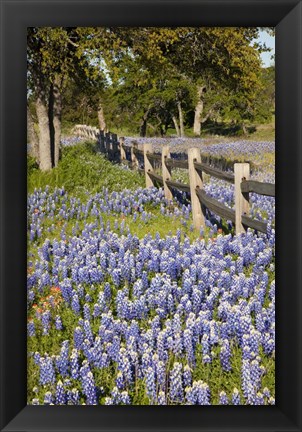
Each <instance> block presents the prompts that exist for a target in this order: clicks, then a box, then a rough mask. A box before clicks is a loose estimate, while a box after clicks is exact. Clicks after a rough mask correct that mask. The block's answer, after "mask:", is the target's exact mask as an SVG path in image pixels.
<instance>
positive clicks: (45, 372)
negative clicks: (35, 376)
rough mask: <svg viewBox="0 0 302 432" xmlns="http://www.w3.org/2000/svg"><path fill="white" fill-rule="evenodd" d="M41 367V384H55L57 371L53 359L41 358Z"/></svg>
mask: <svg viewBox="0 0 302 432" xmlns="http://www.w3.org/2000/svg"><path fill="white" fill-rule="evenodd" d="M39 366H40V384H41V385H45V384H53V383H54V382H55V371H54V367H53V362H52V359H51V357H49V356H46V357H41V358H40V360H39Z"/></svg>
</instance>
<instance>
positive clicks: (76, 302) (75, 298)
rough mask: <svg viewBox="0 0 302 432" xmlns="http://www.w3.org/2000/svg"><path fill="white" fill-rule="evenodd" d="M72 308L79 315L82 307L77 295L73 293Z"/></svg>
mask: <svg viewBox="0 0 302 432" xmlns="http://www.w3.org/2000/svg"><path fill="white" fill-rule="evenodd" d="M71 308H72V310H73V311H74V312H75V313H77V314H79V313H80V310H81V307H80V302H79V297H78V294H77V293H73V295H72V298H71Z"/></svg>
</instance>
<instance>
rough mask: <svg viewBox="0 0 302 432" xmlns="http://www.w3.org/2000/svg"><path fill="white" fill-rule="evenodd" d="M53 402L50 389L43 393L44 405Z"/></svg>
mask: <svg viewBox="0 0 302 432" xmlns="http://www.w3.org/2000/svg"><path fill="white" fill-rule="evenodd" d="M52 403H53V397H52V394H51V392H50V391H48V392H46V393H45V395H44V405H50V404H52Z"/></svg>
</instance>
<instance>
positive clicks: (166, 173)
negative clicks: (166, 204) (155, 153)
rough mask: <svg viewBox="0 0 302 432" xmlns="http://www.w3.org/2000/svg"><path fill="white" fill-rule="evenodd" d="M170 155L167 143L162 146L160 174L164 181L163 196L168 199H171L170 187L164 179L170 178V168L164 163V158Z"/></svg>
mask: <svg viewBox="0 0 302 432" xmlns="http://www.w3.org/2000/svg"><path fill="white" fill-rule="evenodd" d="M169 157H170V149H169V146H168V145H165V146H163V148H162V153H161V164H162V176H163V182H164V192H165V198H166V199H167V200H169V201H171V200H172V199H173V195H172V192H171V189H170V188H169V186H168V185H167V183H166V181H167V180H171V169H170V168H168V167H167V165H166V159H167V158H169Z"/></svg>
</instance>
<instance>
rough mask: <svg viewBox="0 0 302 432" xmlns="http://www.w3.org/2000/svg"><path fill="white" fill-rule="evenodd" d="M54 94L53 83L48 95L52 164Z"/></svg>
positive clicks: (53, 157) (53, 156) (53, 159)
mask: <svg viewBox="0 0 302 432" xmlns="http://www.w3.org/2000/svg"><path fill="white" fill-rule="evenodd" d="M53 107H54V94H53V84H52V83H51V84H50V88H49V95H48V122H49V137H50V156H51V166H52V167H53V166H54V164H55V128H54V123H53V115H54V108H53Z"/></svg>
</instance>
